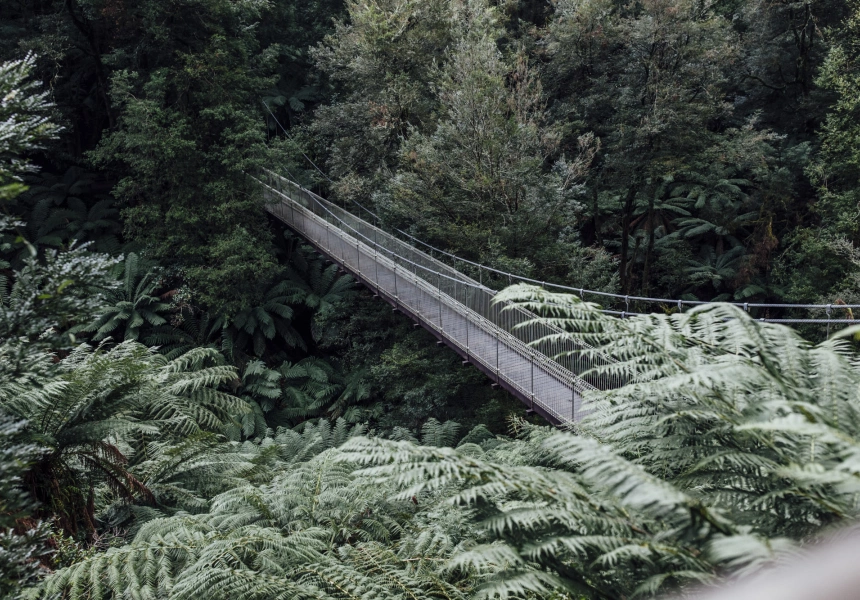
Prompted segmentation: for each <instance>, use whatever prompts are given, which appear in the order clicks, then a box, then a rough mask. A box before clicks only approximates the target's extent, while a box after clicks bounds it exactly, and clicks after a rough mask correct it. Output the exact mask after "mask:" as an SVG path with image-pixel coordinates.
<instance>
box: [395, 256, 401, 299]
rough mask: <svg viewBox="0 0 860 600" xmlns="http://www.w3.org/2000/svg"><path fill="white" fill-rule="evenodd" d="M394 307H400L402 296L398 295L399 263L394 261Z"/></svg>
mask: <svg viewBox="0 0 860 600" xmlns="http://www.w3.org/2000/svg"><path fill="white" fill-rule="evenodd" d="M394 308H395V309H397V308H400V296H398V295H397V263H396V262H395V263H394Z"/></svg>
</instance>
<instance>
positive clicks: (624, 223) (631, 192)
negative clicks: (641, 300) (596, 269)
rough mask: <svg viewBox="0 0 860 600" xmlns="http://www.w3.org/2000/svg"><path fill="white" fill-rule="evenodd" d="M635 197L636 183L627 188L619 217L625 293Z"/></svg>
mask: <svg viewBox="0 0 860 600" xmlns="http://www.w3.org/2000/svg"><path fill="white" fill-rule="evenodd" d="M635 199H636V184H635V183H634V184H632V185H631V186H630V187H629V188H627V197H626V198H625V199H624V213H623V215H622V217H621V264H620V265H619V269H620V271H621V273H620V274H621V289H622V291H623V292H624V293H625V294H626V293H627V292H628V290H627V284H628V277H627V253H628V252H629V251H630V219H631V218H632V216H633V201H634V200H635Z"/></svg>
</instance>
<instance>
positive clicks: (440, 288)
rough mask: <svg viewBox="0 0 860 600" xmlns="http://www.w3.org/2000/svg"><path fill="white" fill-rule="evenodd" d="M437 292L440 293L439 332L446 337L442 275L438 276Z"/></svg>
mask: <svg viewBox="0 0 860 600" xmlns="http://www.w3.org/2000/svg"><path fill="white" fill-rule="evenodd" d="M436 282H437V283H436V290H437V291H438V292H439V332H440V333H441V334H442V335H443V336H444V335H445V325H444V323H443V322H442V275H440V274H437V275H436Z"/></svg>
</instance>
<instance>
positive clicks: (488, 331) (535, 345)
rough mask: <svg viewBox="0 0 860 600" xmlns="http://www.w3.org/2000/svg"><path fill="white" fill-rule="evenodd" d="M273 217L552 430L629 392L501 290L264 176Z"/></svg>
mask: <svg viewBox="0 0 860 600" xmlns="http://www.w3.org/2000/svg"><path fill="white" fill-rule="evenodd" d="M258 181H260V183H261V184H262V185H263V186H264V188H265V190H266V196H267V200H268V204H267V209H268V210H269V212H271V213H272V214H273V215H275V216H276V217H277V218H279V219H280V220H282V221H284V222H285V223H287V224H288V225H289V226H290V227H291V228H293V229H294V230H295V231H297V232H298V233H300V234H301V235H302V236H303V237H305V238H306V239H308V240H309V241H310V242H311V243H313V244H314V245H315V246H317V247H318V248H319V249H320V250H321V251H322V252H324V253H325V254H327V255H328V256H329V257H331V258H332V259H333V260H335V261H336V262H338V263H339V264H340V265H341V266H343V267H344V268H346V269H348V270H349V271H351V272H352V273H353V274H354V275H356V277H358V278H359V279H361V280H362V281H363V282H364V283H365V284H366V285H368V286H369V287H371V288H372V289H374V290H375V291H376V292H377V293H378V294H379V295H381V296H384V297H386V298H387V299H388V300H389V301H390V302H392V304H394V305H395V306H396V307H398V308H401V309H402V310H404V311H405V312H408V313H410V314H412V315H413V316H414V317H415V318H417V319H420V320H421V321H422V322H423V323H424V324H425V325H426V326H427V327H428V328H430V329H432V330H433V331H434V332H435V333H436V334H437V336H439V337H440V338H442V339H444V340H446V341H447V342H448V343H449V344H451V345H452V346H454V347H455V348H457V349H458V350H459V351H460V353H461V354H462V355H463V356H465V357H467V360H469V361H471V362H473V363H475V364H476V365H478V366H479V367H481V368H482V370H483V371H484V372H486V373H488V374H489V375H490V376H491V377H493V378H494V379H496V380H497V382H499V383H500V384H502V385H504V386H505V387H506V388H508V389H509V390H511V391H513V392H514V393H515V394H516V395H517V396H518V397H520V398H521V399H522V400H524V401H525V402H526V403H527V404H529V405H530V406H532V408H534V409H535V410H536V411H538V412H540V413H542V414H543V415H544V416H546V417H548V418H550V419H551V420H553V421H555V422H559V423H560V422H569V421H575V420H578V419H579V418H580V417H581V416H582V411H581V407H580V404H581V399H580V392H582V391H585V390H586V389H595V388H597V389H610V388H614V387H618V386H620V385H622V384H623V381H622V380H621V378H620V376H618V375H615V374H608V373H595V372H593V371H592V367H593V366H594V364H595V363H594V361H595V356H597V357H598V358H597V360H608V359H605V357H601V355H599V354H596V353H595V352H594V350H593V348H591V347H589V346H588V345H587V344H585V343H583V342H580V341H576V340H575V339H573V338H569V337H568V338H567V339H556V340H553V341H548V340H546V339H545V338H547V337H548V336H551V335H553V334H557V333H560V332H561V330H559V329H558V328H556V327H554V326H552V325H550V324H547V323H545V322H540V321H536V320H535V319H536V317H535V315H534V314H533V313H531V312H529V311H527V310H524V309H523V308H521V307H518V306H512V305H509V304H507V303H496V302H494V298H495V295H496V293H497V292H496V291H495V290H492V289H490V288H488V287H487V286H485V285H483V284H482V283H481V282H479V281H475V280H474V279H472V278H470V277H467V276H466V275H464V274H463V273H461V272H460V271H458V270H456V269H454V268H453V267H451V266H449V265H446V264H445V263H443V262H441V261H439V260H436V259H435V258H433V257H431V256H429V255H427V254H426V253H424V252H422V251H421V250H418V249H417V248H415V247H413V246H411V245H409V244H408V243H406V242H404V241H403V240H400V239H398V238H396V237H394V236H393V235H391V234H389V233H386V232H384V231H382V230H381V229H379V228H378V227H376V226H374V225H372V224H371V223H368V222H367V221H364V220H362V219H360V218H358V217H357V216H355V215H353V214H352V213H350V212H348V211H346V210H344V209H342V208H340V207H338V206H336V205H334V204H333V203H331V202H329V201H327V200H325V199H324V198H321V197H320V196H318V195H316V194H314V193H313V192H311V191H309V190H307V189H305V188H303V187H301V186H300V185H298V184H296V183H295V182H292V181H290V180H289V179H286V178H284V177H281V176H279V175H277V174H276V173H273V172H271V171H264V172H263V174H262V178H261V180H258Z"/></svg>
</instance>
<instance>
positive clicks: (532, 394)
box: [529, 352, 535, 410]
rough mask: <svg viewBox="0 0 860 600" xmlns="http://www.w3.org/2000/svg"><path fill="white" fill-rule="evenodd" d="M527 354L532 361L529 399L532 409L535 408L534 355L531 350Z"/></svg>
mask: <svg viewBox="0 0 860 600" xmlns="http://www.w3.org/2000/svg"><path fill="white" fill-rule="evenodd" d="M529 356H530V358H531V361H532V393H531V396H532V397H531V401H532V410H534V409H535V355H534V353H533V352H530V353H529Z"/></svg>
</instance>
